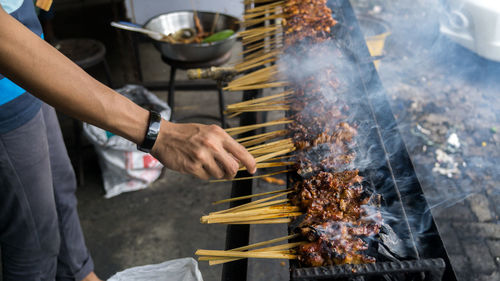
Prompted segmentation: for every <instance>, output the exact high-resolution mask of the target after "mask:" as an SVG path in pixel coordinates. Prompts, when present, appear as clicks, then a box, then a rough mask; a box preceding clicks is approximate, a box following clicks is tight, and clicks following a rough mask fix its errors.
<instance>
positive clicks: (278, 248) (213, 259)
mask: <svg viewBox="0 0 500 281" xmlns="http://www.w3.org/2000/svg"><path fill="white" fill-rule="evenodd" d="M305 243H307V242H305V241H302V242H293V243H287V244H283V245H277V246H272V247H266V248H261V249H255V250H250V251H248V252H283V251H287V250H288V251H290V249H293V248H296V247H298V246H300V245H304V244H305ZM242 248H243V247H242ZM237 249H238V248H236V249H232V250H229V251H241V250H237ZM239 259H241V258H227V257H217V256H203V257H199V258H198V260H200V261H203V260H208V261H209V264H210V265H216V264H222V263H226V262H231V261H235V260H239Z"/></svg>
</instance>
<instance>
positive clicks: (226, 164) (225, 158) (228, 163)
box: [214, 151, 240, 179]
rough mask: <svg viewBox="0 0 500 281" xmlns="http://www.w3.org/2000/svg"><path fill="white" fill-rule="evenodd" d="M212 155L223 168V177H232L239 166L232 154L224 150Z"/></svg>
mask: <svg viewBox="0 0 500 281" xmlns="http://www.w3.org/2000/svg"><path fill="white" fill-rule="evenodd" d="M214 156H215V160H217V162H219V164H220V166H221V167H222V168H223V169H224V171H225V178H226V179H232V178H234V176H236V173H237V172H238V169H239V167H240V166H239V164H238V162H237V161H236V160H235V159H234V158H233V156H232V155H231V154H229V153H227V152H225V151H223V152H221V153H216V154H215V155H214Z"/></svg>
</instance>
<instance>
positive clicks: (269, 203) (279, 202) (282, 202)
mask: <svg viewBox="0 0 500 281" xmlns="http://www.w3.org/2000/svg"><path fill="white" fill-rule="evenodd" d="M289 202H290V199H288V198H285V199H278V200H272V201H267V202H264V203H259V204H255V205H249V206H245V207H242V208H239V209H237V210H236V211H231V210H230V209H227V210H222V211H218V212H213V213H210V215H212V214H224V213H231V212H241V211H247V210H254V209H258V208H263V207H269V206H275V205H285V206H292V205H291V204H289Z"/></svg>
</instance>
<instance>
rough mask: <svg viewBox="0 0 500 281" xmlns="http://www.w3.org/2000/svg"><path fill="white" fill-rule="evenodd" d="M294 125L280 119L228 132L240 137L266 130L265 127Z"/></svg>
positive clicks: (227, 130) (289, 121)
mask: <svg viewBox="0 0 500 281" xmlns="http://www.w3.org/2000/svg"><path fill="white" fill-rule="evenodd" d="M289 123H292V121H291V120H286V119H278V120H275V121H270V122H266V123H261V124H254V125H247V126H240V127H235V128H229V129H226V132H227V133H228V134H229V135H231V136H234V135H238V134H242V133H246V132H250V131H253V130H256V129H260V128H264V127H270V126H276V125H283V124H289Z"/></svg>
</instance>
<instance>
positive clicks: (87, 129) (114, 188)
mask: <svg viewBox="0 0 500 281" xmlns="http://www.w3.org/2000/svg"><path fill="white" fill-rule="evenodd" d="M116 91H117V92H118V93H120V94H122V95H124V96H125V97H127V98H129V99H130V100H132V101H134V102H135V103H136V104H138V105H140V106H142V107H144V108H146V109H151V110H155V111H157V112H159V113H160V114H161V116H162V117H163V118H164V119H166V120H168V119H169V118H170V107H168V105H167V103H166V102H164V101H162V100H160V99H159V98H158V97H157V96H156V95H155V94H153V93H151V92H149V91H148V90H147V89H146V88H144V87H142V86H138V85H127V86H125V87H123V88H120V89H118V90H116ZM83 132H84V134H85V135H86V136H87V138H88V139H89V140H90V142H92V143H93V144H94V147H95V150H96V152H97V155H98V157H99V164H100V166H101V170H102V177H103V182H104V189H105V191H106V195H105V197H106V198H111V197H113V196H116V195H118V194H120V193H122V192H127V191H134V190H139V189H143V188H146V187H147V186H148V185H149V184H150V183H152V182H153V181H155V180H156V179H157V178H158V177H159V176H160V174H161V170H162V168H163V166H162V164H161V163H160V162H159V161H158V160H156V159H155V158H154V157H153V156H151V155H150V154H147V153H144V152H141V151H138V150H137V146H136V144H135V143H133V142H131V141H129V140H126V139H124V138H122V137H120V136H116V135H114V134H112V133H110V132H108V131H105V130H103V129H101V128H98V127H95V126H93V125H90V124H87V123H84V124H83Z"/></svg>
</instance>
